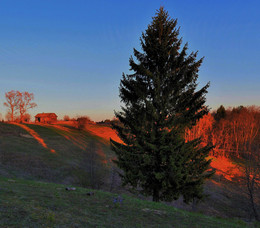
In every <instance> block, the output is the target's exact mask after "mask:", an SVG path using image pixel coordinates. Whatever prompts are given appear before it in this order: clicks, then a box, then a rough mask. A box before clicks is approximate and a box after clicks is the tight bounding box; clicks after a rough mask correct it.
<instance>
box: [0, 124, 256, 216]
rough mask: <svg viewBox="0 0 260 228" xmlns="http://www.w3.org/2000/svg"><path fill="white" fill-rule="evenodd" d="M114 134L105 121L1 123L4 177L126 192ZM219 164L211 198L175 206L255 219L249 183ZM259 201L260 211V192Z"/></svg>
mask: <svg viewBox="0 0 260 228" xmlns="http://www.w3.org/2000/svg"><path fill="white" fill-rule="evenodd" d="M109 136H112V137H115V134H114V132H112V130H111V128H109V127H108V126H100V125H89V126H88V128H87V130H85V131H79V130H77V129H75V128H73V127H71V126H61V125H43V126H42V125H34V124H28V125H14V124H7V123H0V175H1V176H4V177H7V178H23V179H27V180H36V181H37V180H38V181H39V180H40V181H45V182H54V183H61V184H70V185H74V186H81V187H88V188H94V189H102V190H104V191H113V192H117V193H118V192H126V190H125V189H122V188H121V186H120V181H119V179H118V176H117V175H116V168H115V167H114V166H113V164H112V162H111V159H112V158H113V157H114V154H113V152H112V151H111V150H110V148H109V141H108V139H109ZM214 163H215V167H216V168H218V166H219V167H222V168H223V164H225V166H224V167H225V169H222V170H218V171H217V174H216V175H215V176H214V177H213V179H212V180H210V181H208V182H206V184H205V193H206V194H208V198H207V199H206V200H205V201H204V202H202V203H200V204H196V203H195V202H194V203H193V204H191V205H186V204H184V203H183V202H182V200H181V199H180V200H178V201H175V202H172V203H170V205H173V206H174V207H178V208H181V209H185V210H189V211H193V212H194V211H195V212H201V213H204V214H207V215H214V216H220V217H232V218H233V217H238V218H241V219H244V220H246V221H249V220H250V219H251V218H252V214H250V213H251V208H250V206H249V200H248V197H247V195H246V192H245V186H244V187H243V186H240V185H239V184H238V182H236V181H235V179H234V178H233V177H232V181H231V179H230V178H228V179H227V178H226V176H227V175H228V173H229V172H230V169H229V168H228V165H227V164H228V161H224V160H219V159H214ZM229 165H230V164H229ZM228 176H229V177H231V176H232V175H228ZM0 188H1V186H0ZM138 197H139V198H142V199H147V198H144V197H142V196H138ZM257 202H258V206H257V207H258V209H259V210H260V196H259V197H258V201H257Z"/></svg>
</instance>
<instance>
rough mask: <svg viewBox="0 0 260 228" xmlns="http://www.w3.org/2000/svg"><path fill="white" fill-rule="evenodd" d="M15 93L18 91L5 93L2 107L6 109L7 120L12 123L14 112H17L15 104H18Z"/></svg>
mask: <svg viewBox="0 0 260 228" xmlns="http://www.w3.org/2000/svg"><path fill="white" fill-rule="evenodd" d="M17 92H18V91H14V90H11V91H9V92H7V93H5V99H6V102H4V106H6V107H7V108H8V117H9V118H8V120H10V121H12V122H13V121H14V114H15V111H16V110H17V102H18V98H17Z"/></svg>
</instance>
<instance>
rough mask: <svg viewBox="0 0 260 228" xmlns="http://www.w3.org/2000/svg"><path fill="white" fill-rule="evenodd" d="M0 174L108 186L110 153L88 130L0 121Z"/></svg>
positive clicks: (100, 140) (105, 142)
mask: <svg viewBox="0 0 260 228" xmlns="http://www.w3.org/2000/svg"><path fill="white" fill-rule="evenodd" d="M0 152H1V153H0V174H2V175H5V176H8V177H11V178H12V177H22V178H26V179H34V180H45V181H50V182H56V183H65V184H75V185H79V186H91V187H94V188H100V187H101V186H103V187H107V188H109V187H110V186H109V185H110V183H109V178H110V172H109V171H110V170H111V164H112V163H111V159H112V157H113V153H112V151H111V150H110V148H109V144H108V142H107V141H106V140H104V139H102V138H100V137H98V136H95V135H94V134H91V133H90V132H88V131H79V130H77V129H73V128H67V127H62V126H54V125H53V126H52V125H45V126H40V125H33V124H28V125H14V124H6V123H0Z"/></svg>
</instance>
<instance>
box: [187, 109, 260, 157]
mask: <svg viewBox="0 0 260 228" xmlns="http://www.w3.org/2000/svg"><path fill="white" fill-rule="evenodd" d="M259 128H260V107H259V106H248V107H243V106H239V107H235V108H228V109H225V108H224V107H223V106H220V107H219V108H218V109H217V110H216V111H213V112H212V113H209V114H208V115H205V116H204V117H203V118H202V119H201V120H200V121H199V122H198V123H197V125H195V126H194V127H193V128H192V129H188V130H186V132H185V138H186V140H188V141H189V140H193V139H195V138H198V137H201V139H202V145H206V144H209V145H214V146H215V147H214V149H213V150H212V151H211V155H212V156H215V157H218V156H224V157H237V158H243V157H245V156H246V155H247V154H248V153H254V154H255V155H257V156H259V148H260V146H259V145H260V132H259Z"/></svg>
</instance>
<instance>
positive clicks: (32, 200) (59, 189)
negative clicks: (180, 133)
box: [0, 177, 254, 228]
mask: <svg viewBox="0 0 260 228" xmlns="http://www.w3.org/2000/svg"><path fill="white" fill-rule="evenodd" d="M89 192H94V195H91V196H89V195H88V194H87V193H89ZM116 197H118V195H115V194H111V193H107V192H102V191H95V190H94V191H93V190H89V189H86V188H77V189H76V190H75V191H66V190H65V186H64V185H58V184H49V183H41V182H34V181H25V180H18V179H7V178H3V177H0V202H1V203H0V212H1V213H0V226H1V227H228V228H230V227H249V226H251V227H253V226H254V224H247V223H245V222H243V221H240V220H234V219H233V220H227V219H220V218H214V217H208V216H205V215H202V214H199V213H190V212H187V211H183V210H180V209H176V208H174V207H171V206H167V205H165V204H162V203H153V202H148V201H142V200H138V199H136V198H132V197H129V196H127V195H121V196H120V197H121V198H122V202H121V203H120V202H114V201H115V198H116Z"/></svg>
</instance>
